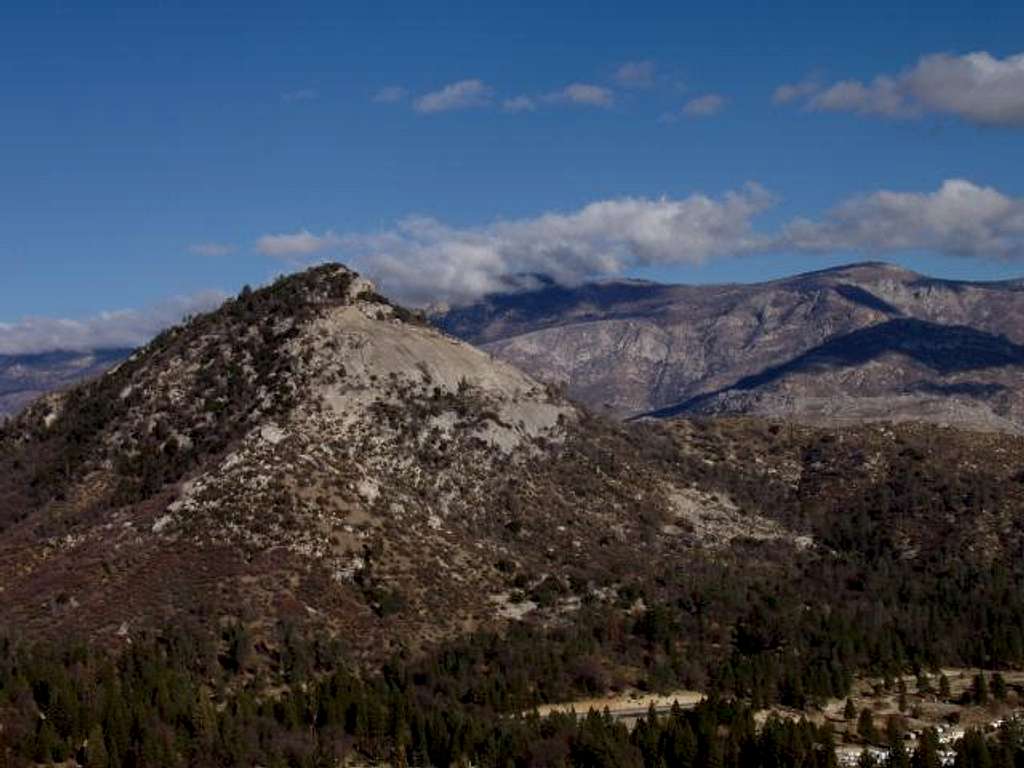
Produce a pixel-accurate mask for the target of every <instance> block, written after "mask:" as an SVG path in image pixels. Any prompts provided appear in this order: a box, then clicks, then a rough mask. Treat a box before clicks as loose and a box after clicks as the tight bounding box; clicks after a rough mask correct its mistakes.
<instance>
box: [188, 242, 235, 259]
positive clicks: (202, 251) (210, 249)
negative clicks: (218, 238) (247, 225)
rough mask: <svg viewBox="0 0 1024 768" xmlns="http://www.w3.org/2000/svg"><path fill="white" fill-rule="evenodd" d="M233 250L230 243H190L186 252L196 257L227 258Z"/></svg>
mask: <svg viewBox="0 0 1024 768" xmlns="http://www.w3.org/2000/svg"><path fill="white" fill-rule="evenodd" d="M235 250H236V248H235V246H233V245H232V244H231V243H212V242H211V243H192V245H190V246H189V247H188V252H189V253H191V254H194V255H196V256H227V255H229V254H232V253H234V252H235Z"/></svg>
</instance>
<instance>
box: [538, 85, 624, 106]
mask: <svg viewBox="0 0 1024 768" xmlns="http://www.w3.org/2000/svg"><path fill="white" fill-rule="evenodd" d="M546 99H547V100H548V101H555V102H563V103H566V104H578V105H581V106H588V107H610V106H612V104H614V103H615V94H614V93H612V91H611V89H610V88H605V87H604V86H601V85H592V84H590V83H572V84H570V85H567V86H565V88H563V89H562V90H560V91H556V92H555V93H551V94H549V95H548V96H547V97H546Z"/></svg>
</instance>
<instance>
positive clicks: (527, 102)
mask: <svg viewBox="0 0 1024 768" xmlns="http://www.w3.org/2000/svg"><path fill="white" fill-rule="evenodd" d="M501 108H502V109H503V110H504V111H505V112H533V111H534V110H535V109H537V102H535V101H534V100H533V99H531V98H530V97H529V96H515V97H514V98H511V99H505V100H504V101H503V102H502V103H501Z"/></svg>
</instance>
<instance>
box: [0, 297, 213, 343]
mask: <svg viewBox="0 0 1024 768" xmlns="http://www.w3.org/2000/svg"><path fill="white" fill-rule="evenodd" d="M225 298H226V296H225V295H224V294H223V293H220V292H218V291H206V292H203V293H199V294H196V295H194V296H186V297H178V298H174V299H170V300H168V301H165V302H161V303H160V304H157V305H155V306H152V307H150V308H148V309H126V310H120V311H115V312H102V313H100V314H98V315H94V316H93V317H88V318H85V319H83V320H69V319H64V318H55V317H26V318H25V319H23V320H21V321H19V322H16V323H0V354H3V355H23V354H32V353H37V352H51V351H54V350H67V351H71V352H87V351H90V350H94V349H115V348H129V347H137V346H140V345H142V344H145V343H146V342H148V341H149V340H150V339H152V338H153V337H154V336H156V335H157V334H158V333H159V332H160V331H162V330H163V329H164V328H167V327H169V326H171V325H174V324H175V323H179V322H181V320H182V319H183V318H184V317H185V316H186V315H191V314H197V313H199V312H205V311H207V310H210V309H213V308H214V307H216V306H217V305H218V304H220V303H221V302H222V301H224V299H225Z"/></svg>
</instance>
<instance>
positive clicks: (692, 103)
mask: <svg viewBox="0 0 1024 768" xmlns="http://www.w3.org/2000/svg"><path fill="white" fill-rule="evenodd" d="M724 106H725V98H724V97H722V96H720V95H719V94H717V93H707V94H704V95H703V96H698V97H697V98H695V99H690V100H689V101H688V102H686V104H684V105H683V114H684V115H687V116H689V117H711V116H712V115H717V114H718V113H719V112H721V111H722V108H723V107H724Z"/></svg>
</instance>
